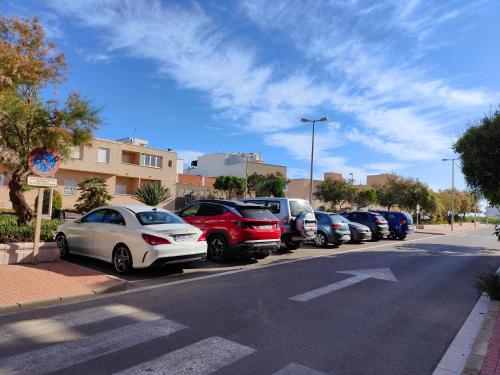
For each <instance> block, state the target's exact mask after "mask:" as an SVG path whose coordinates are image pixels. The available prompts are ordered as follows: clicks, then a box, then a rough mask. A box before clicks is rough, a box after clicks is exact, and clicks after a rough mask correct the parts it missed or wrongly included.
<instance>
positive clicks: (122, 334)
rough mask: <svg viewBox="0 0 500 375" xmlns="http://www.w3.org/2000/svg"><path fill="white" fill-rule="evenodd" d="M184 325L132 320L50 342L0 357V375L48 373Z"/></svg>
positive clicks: (130, 345)
mask: <svg viewBox="0 0 500 375" xmlns="http://www.w3.org/2000/svg"><path fill="white" fill-rule="evenodd" d="M186 328H188V327H187V326H185V325H183V324H180V323H177V322H174V321H171V320H167V319H157V320H152V321H149V322H141V323H133V324H129V325H126V326H123V327H120V328H116V329H111V330H109V331H105V332H102V333H99V334H97V335H93V336H90V337H87V338H84V339H81V340H76V341H70V342H65V343H62V344H56V345H51V346H48V347H44V348H41V349H36V350H32V351H29V352H25V353H21V354H17V355H14V356H11V357H7V358H2V360H1V361H0V373H1V374H10V375H12V374H30V375H39V374H47V373H50V372H53V371H58V370H62V369H65V368H68V367H71V366H74V365H77V364H79V363H83V362H87V361H90V360H92V359H95V358H99V357H102V356H105V355H108V354H111V353H114V352H117V351H119V350H123V349H126V348H129V347H132V346H135V345H139V344H142V343H145V342H147V341H150V340H154V339H157V338H160V337H165V336H168V335H171V334H173V333H175V332H177V331H180V330H183V329H186Z"/></svg>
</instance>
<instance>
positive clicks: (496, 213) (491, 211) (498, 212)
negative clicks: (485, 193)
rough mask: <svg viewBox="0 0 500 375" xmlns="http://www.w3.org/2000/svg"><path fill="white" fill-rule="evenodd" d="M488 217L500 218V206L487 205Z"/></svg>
mask: <svg viewBox="0 0 500 375" xmlns="http://www.w3.org/2000/svg"><path fill="white" fill-rule="evenodd" d="M485 214H486V216H487V217H494V218H498V219H500V207H498V206H497V207H486V212H485Z"/></svg>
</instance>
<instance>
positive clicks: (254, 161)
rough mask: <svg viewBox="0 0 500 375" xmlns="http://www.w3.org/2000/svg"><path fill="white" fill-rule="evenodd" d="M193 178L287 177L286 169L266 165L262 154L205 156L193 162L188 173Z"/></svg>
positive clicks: (280, 166)
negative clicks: (277, 174) (256, 175)
mask: <svg viewBox="0 0 500 375" xmlns="http://www.w3.org/2000/svg"><path fill="white" fill-rule="evenodd" d="M186 173H187V174H189V175H192V176H204V177H218V176H236V177H241V178H246V177H248V176H250V175H251V174H253V173H258V174H262V175H268V174H271V173H274V174H276V173H280V174H282V175H283V176H286V167H285V166H283V165H274V164H268V163H265V162H264V160H263V159H262V155H261V154H260V153H253V152H252V153H241V152H236V153H223V152H218V153H212V154H204V155H201V156H199V157H198V159H197V160H194V161H192V162H191V166H190V167H189V168H188V170H187V171H186Z"/></svg>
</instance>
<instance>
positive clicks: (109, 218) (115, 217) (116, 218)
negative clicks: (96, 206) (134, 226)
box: [103, 210, 125, 225]
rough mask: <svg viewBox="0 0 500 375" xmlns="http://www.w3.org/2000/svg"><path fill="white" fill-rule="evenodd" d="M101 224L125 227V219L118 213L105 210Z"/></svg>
mask: <svg viewBox="0 0 500 375" xmlns="http://www.w3.org/2000/svg"><path fill="white" fill-rule="evenodd" d="M103 222H104V223H108V224H117V225H125V218H124V217H123V216H122V214H121V213H119V212H118V211H115V210H106V214H105V215H104V220H103Z"/></svg>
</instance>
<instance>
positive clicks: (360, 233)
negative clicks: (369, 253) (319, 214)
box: [339, 215, 372, 242]
mask: <svg viewBox="0 0 500 375" xmlns="http://www.w3.org/2000/svg"><path fill="white" fill-rule="evenodd" d="M339 216H340V217H341V218H342V221H343V222H344V223H346V224H347V225H349V230H350V231H351V242H362V241H370V240H371V239H372V231H371V230H370V228H368V227H367V226H366V225H363V224H360V223H355V222H354V221H350V220H349V219H347V218H345V217H343V216H342V215H339Z"/></svg>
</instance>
